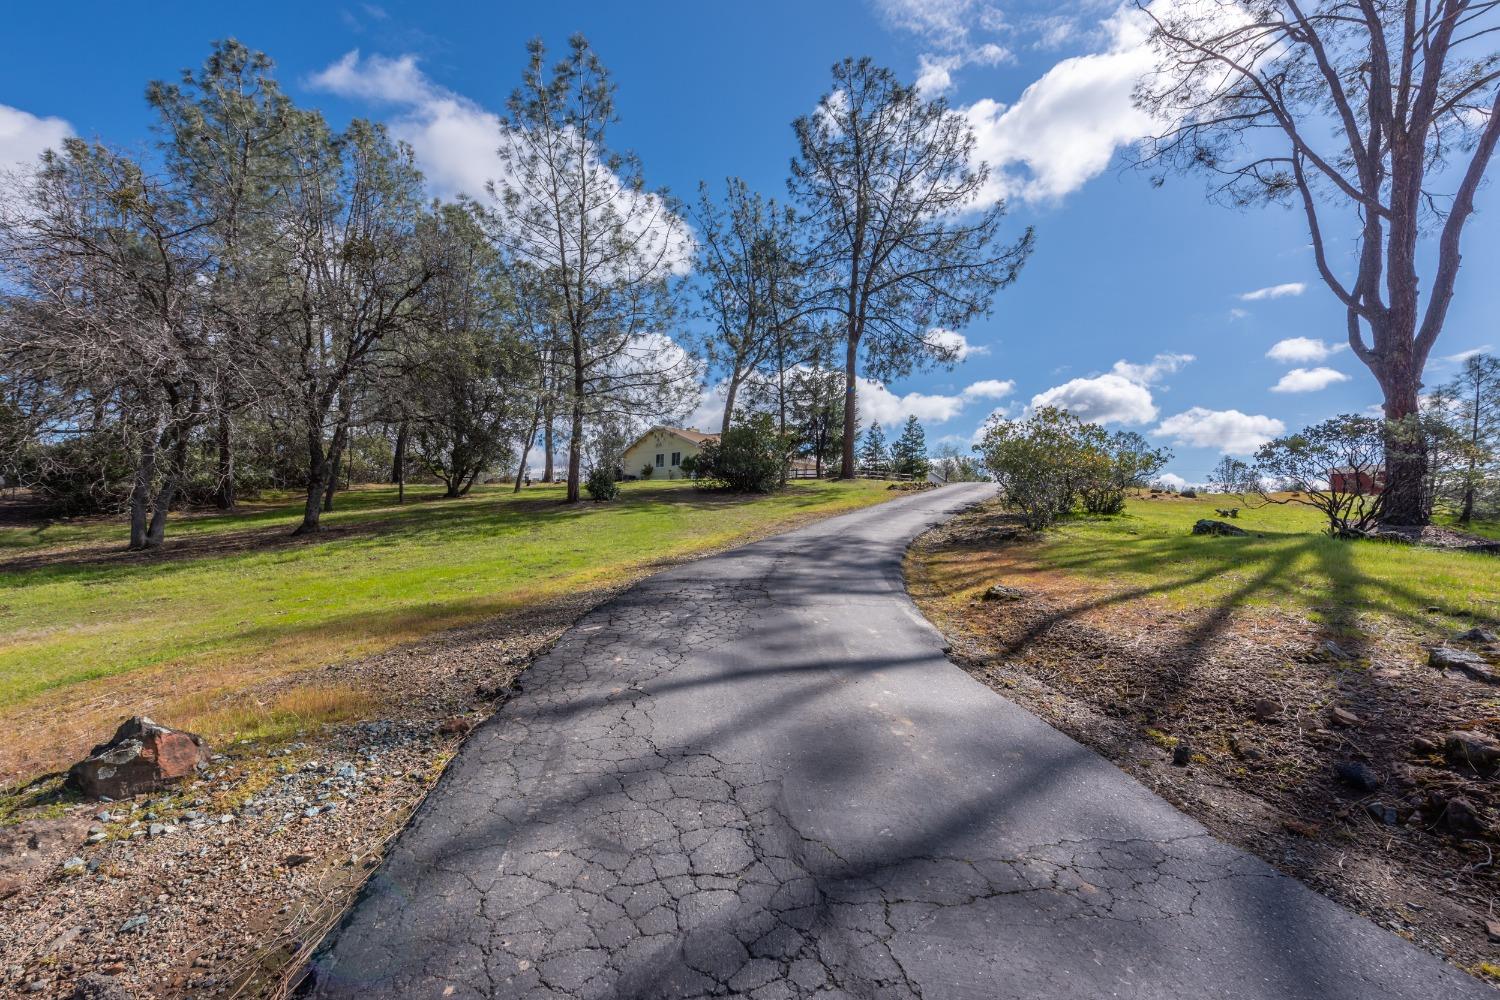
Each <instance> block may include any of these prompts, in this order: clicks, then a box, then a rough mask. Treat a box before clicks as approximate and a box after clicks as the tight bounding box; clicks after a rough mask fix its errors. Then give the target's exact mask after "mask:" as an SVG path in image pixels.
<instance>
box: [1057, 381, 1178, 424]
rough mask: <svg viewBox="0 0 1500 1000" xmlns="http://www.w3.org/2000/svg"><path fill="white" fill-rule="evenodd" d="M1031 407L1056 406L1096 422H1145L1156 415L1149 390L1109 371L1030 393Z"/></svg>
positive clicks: (1081, 418) (1079, 417)
mask: <svg viewBox="0 0 1500 1000" xmlns="http://www.w3.org/2000/svg"><path fill="white" fill-rule="evenodd" d="M1031 405H1032V408H1033V409H1035V408H1037V407H1042V406H1056V407H1060V408H1062V409H1064V410H1067V411H1068V412H1069V413H1072V414H1073V415H1074V416H1075V417H1077V418H1078V419H1080V420H1085V421H1089V422H1091V423H1096V424H1109V423H1121V424H1144V423H1146V422H1148V421H1151V420H1155V419H1156V403H1155V402H1154V401H1153V400H1152V398H1151V390H1150V389H1148V388H1147V387H1146V386H1144V385H1142V384H1141V383H1139V382H1132V381H1131V380H1130V379H1128V378H1126V377H1125V376H1123V375H1116V374H1114V373H1113V372H1108V373H1106V374H1104V375H1096V376H1094V377H1093V378H1075V379H1070V380H1069V381H1067V382H1064V383H1063V384H1062V385H1055V386H1053V387H1052V388H1050V389H1046V390H1044V391H1042V392H1039V393H1037V394H1036V395H1035V396H1032V397H1031Z"/></svg>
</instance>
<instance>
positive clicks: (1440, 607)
mask: <svg viewBox="0 0 1500 1000" xmlns="http://www.w3.org/2000/svg"><path fill="white" fill-rule="evenodd" d="M1233 506H1239V501H1238V500H1236V499H1234V498H1229V497H1215V496H1205V497H1199V498H1198V499H1196V500H1188V499H1182V498H1177V497H1172V498H1147V497H1141V498H1136V499H1133V500H1132V501H1131V502H1130V503H1129V504H1128V505H1127V506H1126V509H1125V512H1124V513H1123V514H1120V515H1116V516H1113V517H1087V516H1079V517H1075V518H1070V519H1068V520H1065V521H1064V522H1062V524H1061V525H1060V526H1059V527H1058V529H1057V530H1056V531H1054V532H1051V533H1049V534H1048V535H1047V536H1045V537H1044V538H1042V539H1041V540H1039V541H1038V543H1037V545H1036V552H1035V558H1036V559H1037V560H1039V561H1040V562H1042V563H1044V564H1045V565H1047V566H1049V567H1052V568H1055V569H1061V570H1066V571H1069V572H1071V573H1076V574H1078V575H1080V576H1082V577H1084V578H1090V579H1095V580H1099V581H1101V582H1105V583H1109V584H1111V585H1114V586H1115V587H1118V588H1122V589H1124V590H1125V591H1128V596H1129V597H1131V598H1136V597H1147V596H1153V597H1158V598H1160V599H1162V600H1164V601H1166V602H1167V603H1168V604H1169V605H1172V606H1176V607H1206V606H1214V607H1222V608H1228V607H1232V606H1239V605H1247V606H1257V605H1261V606H1263V605H1272V606H1275V607H1278V608H1283V609H1297V610H1301V611H1305V612H1306V613H1307V614H1308V615H1309V617H1311V618H1312V619H1313V620H1314V621H1317V622H1320V623H1322V624H1324V625H1326V626H1328V627H1330V628H1332V629H1334V630H1338V629H1341V628H1344V627H1347V626H1349V625H1350V623H1351V621H1352V616H1353V615H1355V614H1358V613H1366V612H1374V613H1378V614H1383V615H1387V616H1390V617H1392V618H1394V619H1397V620H1401V621H1404V622H1407V623H1411V624H1419V623H1423V622H1425V621H1427V619H1428V617H1429V615H1431V614H1443V615H1450V616H1458V617H1465V616H1468V617H1474V618H1477V619H1480V620H1485V621H1494V620H1497V619H1500V559H1497V558H1496V557H1495V556H1492V555H1480V554H1474V553H1465V552H1452V551H1442V550H1437V549H1430V548H1422V547H1417V546H1409V545H1402V544H1398V543H1391V542H1348V541H1340V540H1337V539H1333V538H1330V537H1328V536H1327V534H1325V533H1323V531H1322V530H1321V528H1322V521H1321V520H1320V518H1319V515H1318V514H1317V512H1315V511H1312V510H1310V509H1307V508H1304V507H1299V506H1295V505H1285V506H1268V507H1261V508H1258V509H1241V511H1240V515H1239V517H1238V518H1236V519H1234V521H1233V522H1232V523H1234V524H1236V525H1238V526H1239V527H1241V528H1243V529H1245V530H1246V531H1248V532H1250V533H1251V534H1250V536H1249V537H1245V538H1237V537H1225V538H1209V537H1202V536H1194V535H1191V534H1190V533H1189V529H1190V528H1191V526H1192V524H1193V522H1194V521H1195V520H1197V519H1199V518H1203V517H1208V518H1215V519H1218V518H1217V514H1216V509H1217V508H1228V507H1233ZM1429 609H1436V610H1435V611H1429Z"/></svg>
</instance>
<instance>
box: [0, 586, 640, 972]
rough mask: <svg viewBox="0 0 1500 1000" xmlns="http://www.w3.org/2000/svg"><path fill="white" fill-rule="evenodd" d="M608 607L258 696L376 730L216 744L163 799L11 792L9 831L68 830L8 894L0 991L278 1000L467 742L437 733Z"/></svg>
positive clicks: (595, 597) (473, 636) (329, 673)
mask: <svg viewBox="0 0 1500 1000" xmlns="http://www.w3.org/2000/svg"><path fill="white" fill-rule="evenodd" d="M609 593H612V591H611V592H593V593H590V594H588V595H580V596H579V598H578V599H577V600H576V601H571V602H560V603H558V604H556V605H553V606H551V607H549V608H548V609H546V610H545V612H542V613H539V614H537V615H534V616H531V617H530V618H528V619H524V620H523V619H518V618H511V619H501V620H494V621H490V622H485V623H482V624H480V625H475V626H471V627H468V628H462V629H456V630H453V631H451V632H446V633H443V634H440V635H438V636H435V637H433V638H431V639H429V640H427V641H424V642H422V643H418V644H415V645H411V646H407V647H404V648H399V649H395V650H391V651H388V652H386V653H383V654H380V655H378V656H372V657H369V658H367V659H363V660H358V661H354V662H349V663H341V664H334V665H331V666H329V667H327V668H325V669H324V670H321V671H318V672H317V677H316V678H315V679H310V678H308V677H307V676H301V675H299V676H294V677H287V678H279V679H276V680H274V681H271V682H268V683H266V684H263V685H261V686H260V687H259V688H257V689H255V691H254V692H253V693H254V696H255V697H256V699H258V700H262V701H264V702H266V703H272V702H275V701H276V699H277V698H278V696H279V695H281V694H283V693H285V692H288V691H302V692H304V693H305V692H308V691H311V692H317V691H378V692H380V701H381V703H382V706H384V707H385V708H386V711H385V712H384V713H383V714H385V716H386V717H384V718H382V719H379V720H378V721H364V722H358V723H352V724H341V725H330V726H324V727H319V728H317V729H315V730H309V731H308V732H306V733H303V734H292V738H291V740H290V741H289V742H287V741H278V742H269V743H268V742H266V741H238V742H233V743H229V744H228V745H225V746H221V747H218V748H217V749H218V750H219V752H218V753H217V754H215V756H214V758H213V760H212V761H211V762H210V763H209V764H207V765H206V766H205V767H204V768H203V769H202V771H201V773H200V774H199V775H198V777H197V779H196V780H194V781H192V782H191V783H189V784H187V785H184V786H181V787H179V788H178V789H175V790H173V791H172V792H170V793H168V794H162V795H154V796H142V797H137V798H136V799H133V800H131V801H129V802H118V803H84V802H80V801H78V800H77V799H76V798H73V797H71V796H70V795H69V794H68V793H66V792H64V791H62V790H61V788H60V785H61V776H60V775H49V776H45V777H43V778H40V779H37V780H36V781H34V782H32V783H30V784H29V785H27V786H25V787H23V788H16V789H12V790H10V792H9V793H8V794H7V796H6V798H5V800H4V803H5V811H6V812H7V813H8V819H7V822H8V823H9V827H8V828H9V829H10V830H12V831H17V830H20V831H25V830H27V829H28V827H29V826H37V827H39V828H45V829H49V830H50V829H52V828H53V827H55V826H56V825H57V823H58V820H59V818H62V819H65V820H67V821H69V822H70V824H71V825H70V827H69V829H70V836H68V837H65V838H56V837H54V838H51V839H50V840H47V841H45V842H44V847H45V851H44V853H45V856H44V857H38V858H34V859H30V860H31V863H30V864H29V865H28V868H27V871H26V872H25V873H24V875H23V876H22V877H20V878H16V879H13V881H12V882H11V883H10V884H9V885H8V887H7V888H8V891H9V893H10V896H9V898H8V899H6V900H5V902H4V906H3V914H0V939H3V940H5V941H6V942H7V943H6V947H5V958H4V968H3V970H0V984H3V986H0V990H14V991H15V992H16V993H25V994H27V995H33V994H34V995H39V996H54V997H60V996H68V995H70V994H71V990H72V987H73V984H74V983H75V982H76V981H77V979H78V978H79V977H81V976H83V975H85V974H88V973H102V974H105V975H113V976H117V977H118V980H119V982H120V984H121V985H123V986H126V987H127V988H129V989H131V990H132V991H133V994H134V995H135V996H137V997H147V996H156V997H179V996H188V995H192V996H267V995H276V993H277V992H278V990H279V989H280V987H281V984H282V981H283V977H284V976H285V974H286V972H287V970H288V969H291V968H294V967H295V966H296V964H297V961H298V959H300V958H301V957H303V956H304V954H305V952H306V951H307V949H309V948H311V947H312V946H313V945H315V944H316V942H317V941H318V940H319V938H320V937H321V935H322V933H323V931H324V930H326V928H327V927H328V926H329V925H330V924H331V923H332V921H333V920H335V919H337V917H338V915H339V914H340V913H341V912H342V910H343V908H344V907H345V906H346V905H347V903H348V902H349V901H350V900H351V899H352V897H353V895H354V893H355V892H356V891H357V890H358V888H359V886H360V885H361V884H362V883H363V881H364V879H365V878H366V876H367V875H368V874H369V872H370V871H371V870H372V869H373V868H374V867H375V866H376V864H378V862H379V860H380V857H381V854H382V852H383V850H384V847H385V845H386V843H387V842H388V841H389V839H390V838H391V837H392V836H393V835H394V834H395V833H396V832H398V831H399V830H400V828H401V826H402V825H403V824H404V822H405V820H406V818H407V817H408V816H409V815H410V814H411V812H412V810H413V809H414V808H415V807H416V805H417V804H418V803H419V802H420V801H421V799H422V797H423V796H424V795H425V794H426V792H427V790H428V789H429V788H430V787H431V786H432V784H433V782H434V781H435V780H436V778H437V777H438V775H439V774H441V772H442V769H443V767H444V766H445V765H446V763H447V761H448V759H449V758H450V757H451V756H452V754H453V753H454V752H455V751H456V750H457V749H458V746H459V745H460V744H461V742H462V738H461V732H459V733H452V734H451V735H444V734H443V733H441V732H440V729H447V730H450V731H452V730H455V729H457V730H461V731H466V729H467V727H465V726H457V727H455V726H451V725H450V726H446V727H445V726H443V722H444V721H446V720H450V719H453V718H454V717H456V716H458V717H464V718H465V719H467V720H471V721H478V720H481V719H482V718H483V717H485V716H486V715H488V714H490V713H491V712H492V711H494V709H495V708H496V707H498V705H499V704H502V703H503V701H504V699H505V698H506V697H507V696H508V692H509V691H510V690H511V688H512V685H513V684H514V683H515V681H516V678H517V676H518V675H519V674H520V672H521V671H522V670H523V669H524V667H525V665H526V664H527V663H528V662H530V660H531V659H532V658H533V657H534V656H535V655H536V654H537V653H538V652H540V651H541V650H543V649H545V648H546V647H547V646H548V645H550V644H551V643H552V642H553V641H554V640H555V639H556V638H557V636H558V635H560V634H561V633H562V631H563V630H564V629H565V628H566V627H567V625H568V624H569V623H571V622H572V621H573V620H575V619H576V618H577V617H578V615H580V614H582V613H583V611H585V610H587V608H589V607H592V606H593V605H595V604H597V603H598V602H599V601H601V600H603V599H605V598H606V597H607V596H609ZM304 700H306V699H305V698H304ZM74 827H76V829H74ZM101 835H102V836H101ZM21 839H22V840H25V839H26V838H25V837H24V836H23V837H22V838H21ZM90 840H93V841H95V842H94V843H90V842H89V841H90Z"/></svg>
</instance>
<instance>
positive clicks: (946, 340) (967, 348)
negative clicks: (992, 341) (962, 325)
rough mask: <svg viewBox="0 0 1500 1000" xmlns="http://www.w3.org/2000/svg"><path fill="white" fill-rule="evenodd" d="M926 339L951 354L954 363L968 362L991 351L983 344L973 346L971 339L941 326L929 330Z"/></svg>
mask: <svg viewBox="0 0 1500 1000" xmlns="http://www.w3.org/2000/svg"><path fill="white" fill-rule="evenodd" d="M926 339H927V342H928V343H929V344H931V345H932V346H934V347H936V348H938V349H939V350H941V351H943V352H945V353H948V354H951V355H952V357H953V360H954V361H966V360H968V359H969V358H970V357H974V356H976V355H981V354H988V353H990V349H989V348H988V347H985V346H984V345H983V344H971V343H969V338H967V337H965V336H964V335H963V334H961V333H959V332H958V331H957V330H949V329H946V328H945V327H941V326H935V327H933V328H932V329H931V330H928V331H927V338H926Z"/></svg>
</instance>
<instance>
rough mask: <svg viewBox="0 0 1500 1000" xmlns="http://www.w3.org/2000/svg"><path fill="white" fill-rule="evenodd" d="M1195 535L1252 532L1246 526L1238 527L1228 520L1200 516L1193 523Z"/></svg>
mask: <svg viewBox="0 0 1500 1000" xmlns="http://www.w3.org/2000/svg"><path fill="white" fill-rule="evenodd" d="M1193 534H1195V535H1248V534H1250V532H1248V531H1246V530H1245V529H1244V528H1240V527H1236V526H1235V525H1233V524H1230V523H1229V522H1228V521H1215V520H1214V519H1212V518H1208V517H1205V518H1200V519H1199V520H1198V523H1197V524H1194V525H1193Z"/></svg>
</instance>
